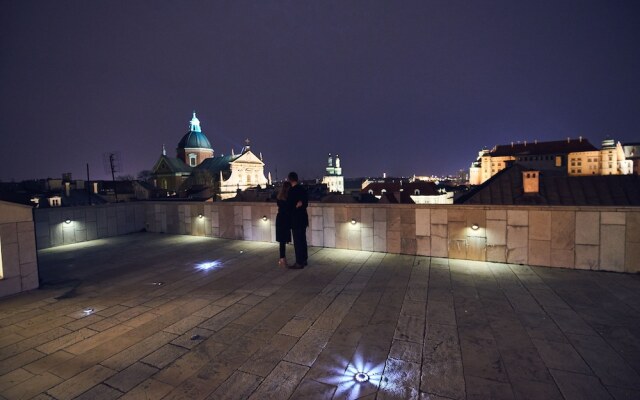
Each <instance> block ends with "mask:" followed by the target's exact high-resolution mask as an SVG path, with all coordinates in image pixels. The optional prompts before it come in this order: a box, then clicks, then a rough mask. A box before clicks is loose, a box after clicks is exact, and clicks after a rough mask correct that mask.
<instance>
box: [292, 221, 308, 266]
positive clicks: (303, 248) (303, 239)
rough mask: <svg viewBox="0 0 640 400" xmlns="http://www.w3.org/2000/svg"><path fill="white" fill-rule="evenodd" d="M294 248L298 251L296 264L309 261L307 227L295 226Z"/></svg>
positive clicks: (293, 230)
mask: <svg viewBox="0 0 640 400" xmlns="http://www.w3.org/2000/svg"><path fill="white" fill-rule="evenodd" d="M291 233H292V234H293V248H294V249H295V252H296V264H300V265H302V264H306V262H307V257H308V256H307V228H293V229H292V230H291Z"/></svg>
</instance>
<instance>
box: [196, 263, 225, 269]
mask: <svg viewBox="0 0 640 400" xmlns="http://www.w3.org/2000/svg"><path fill="white" fill-rule="evenodd" d="M221 265H222V263H221V262H220V261H218V260H215V261H205V262H201V263H199V264H196V269H197V270H199V271H211V270H213V269H216V268H218V267H220V266H221Z"/></svg>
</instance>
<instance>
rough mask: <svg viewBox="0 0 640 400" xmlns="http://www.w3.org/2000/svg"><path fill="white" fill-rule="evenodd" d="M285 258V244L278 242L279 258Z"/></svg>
mask: <svg viewBox="0 0 640 400" xmlns="http://www.w3.org/2000/svg"><path fill="white" fill-rule="evenodd" d="M285 257H287V243H286V242H280V258H285Z"/></svg>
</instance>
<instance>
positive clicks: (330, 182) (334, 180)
mask: <svg viewBox="0 0 640 400" xmlns="http://www.w3.org/2000/svg"><path fill="white" fill-rule="evenodd" d="M322 183H324V184H325V185H327V188H328V189H329V192H332V193H340V194H344V176H343V175H342V167H341V166H340V157H339V156H338V155H337V154H336V157H335V164H334V161H333V157H331V153H329V159H328V161H327V168H325V175H324V177H323V178H322Z"/></svg>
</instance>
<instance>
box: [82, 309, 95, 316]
mask: <svg viewBox="0 0 640 400" xmlns="http://www.w3.org/2000/svg"><path fill="white" fill-rule="evenodd" d="M93 311H94V310H93V308H90V307H88V308H85V309H84V310H82V312H83V313H84V314H85V315H89V314H93Z"/></svg>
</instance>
